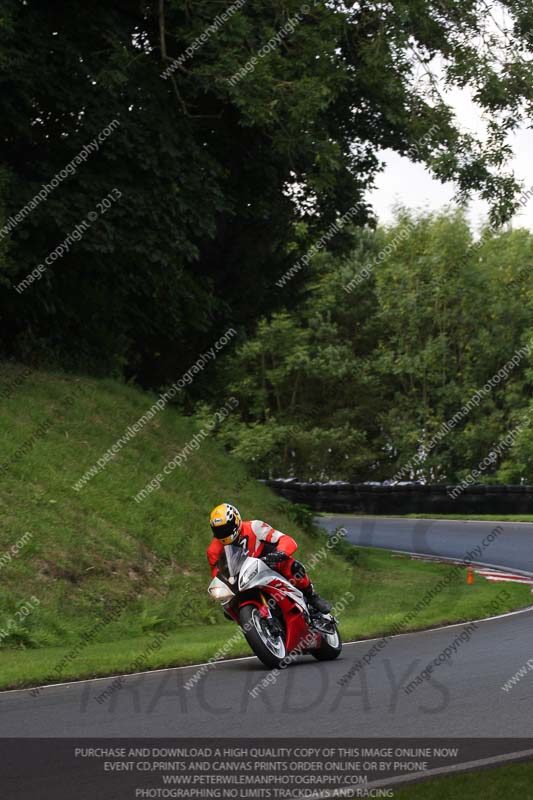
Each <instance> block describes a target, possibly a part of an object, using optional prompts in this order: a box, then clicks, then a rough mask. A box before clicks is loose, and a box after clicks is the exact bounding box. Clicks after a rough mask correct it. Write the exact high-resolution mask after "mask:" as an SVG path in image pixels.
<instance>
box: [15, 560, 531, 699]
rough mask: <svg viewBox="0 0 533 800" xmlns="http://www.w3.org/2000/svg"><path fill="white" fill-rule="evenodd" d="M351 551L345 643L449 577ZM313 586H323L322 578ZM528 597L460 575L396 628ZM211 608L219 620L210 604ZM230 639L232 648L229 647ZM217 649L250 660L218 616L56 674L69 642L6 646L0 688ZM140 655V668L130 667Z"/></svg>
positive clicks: (94, 653) (105, 646)
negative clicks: (352, 563)
mask: <svg viewBox="0 0 533 800" xmlns="http://www.w3.org/2000/svg"><path fill="white" fill-rule="evenodd" d="M355 552H357V554H358V557H359V563H358V565H357V566H354V567H353V568H352V572H353V582H352V587H351V589H352V593H353V595H354V601H353V602H352V603H350V604H349V606H348V608H347V609H346V610H345V611H343V612H342V613H341V614H340V615H339V618H340V623H341V633H342V636H343V639H344V640H345V641H348V640H353V639H365V638H371V637H376V636H381V635H383V634H386V633H388V632H389V631H390V630H391V629H392V628H393V626H394V625H395V624H397V623H401V621H402V620H403V619H404V617H405V615H406V614H408V613H409V612H410V611H411V609H412V607H413V605H414V604H415V603H416V602H417V600H419V599H420V598H422V597H423V596H424V594H425V593H426V592H429V591H431V590H432V588H433V587H434V586H435V585H436V584H437V583H438V582H439V580H440V579H441V578H443V577H445V576H446V574H447V572H448V567H446V566H443V565H437V564H426V563H420V562H415V561H411V560H410V559H407V558H405V559H404V558H395V557H393V556H392V555H391V554H390V553H388V552H386V551H383V552H378V551H376V550H371V549H370V548H361V549H358V550H357V551H355ZM321 568H322V567H321ZM206 582H207V581H206ZM317 582H318V583H319V585H320V586H321V585H322V584H321V581H320V578H318V580H317ZM503 589H504V591H505V594H502V591H503ZM529 597H530V596H529V594H528V591H527V587H524V586H522V585H514V584H513V585H511V584H509V585H506V586H505V587H503V588H502V586H501V585H500V586H496V585H495V584H492V583H489V582H488V581H485V580H483V579H479V580H477V581H476V582H475V583H474V584H473V585H467V584H466V583H465V582H464V581H463V580H462V578H460V579H458V580H455V581H452V582H451V583H450V584H449V585H448V586H447V587H446V588H445V589H443V590H442V591H441V592H440V593H439V594H438V595H436V596H435V597H434V599H433V600H432V602H431V603H430V604H429V605H428V606H427V608H425V609H424V610H423V611H421V612H420V613H418V614H417V616H416V618H415V619H413V620H412V622H411V624H409V625H406V626H404V627H403V628H402V630H404V631H406V632H407V631H409V630H423V629H425V628H429V627H433V626H435V625H440V624H447V623H453V622H460V621H466V620H470V619H474V618H480V617H483V616H487V615H489V614H491V613H493V612H494V611H496V612H498V613H500V612H501V613H503V612H505V611H508V610H511V609H513V608H517V607H520V606H524V605H526V604H527V603H528V600H529ZM337 599H338V598H337ZM491 604H493V605H491ZM214 610H215V613H217V614H218V615H220V612H219V610H218V608H217V607H216V605H215V606H214ZM229 640H232V644H231V647H229V648H227V647H226V643H227V642H228V641H229ZM220 651H223V653H224V656H225V657H228V658H231V657H234V656H244V655H251V652H250V649H249V647H248V645H247V644H246V642H245V640H244V637H243V636H242V634H240V632H239V630H238V628H237V627H236V626H235V625H233V623H231V622H228V621H226V620H224V619H223V618H221V617H220V616H219V621H218V624H217V625H209V626H207V625H200V626H182V627H181V628H180V629H179V630H177V631H171V632H166V633H155V632H152V633H151V634H149V635H148V634H146V635H144V636H131V637H128V638H119V639H115V640H114V641H112V642H110V641H103V642H93V643H90V644H88V645H86V646H84V647H83V649H81V650H80V652H79V654H78V655H77V656H76V658H74V659H69V660H68V662H67V663H65V664H64V665H63V666H62V667H61V669H59V670H58V669H57V666H58V664H60V663H61V662H62V661H63V660H64V659H65V658H66V657H68V656H69V654H71V653H72V652H73V646H72V645H71V646H69V647H43V648H39V649H22V648H9V649H7V648H6V649H4V650H3V652H2V657H1V660H0V688H3V689H5V688H17V687H23V686H32V685H33V686H35V685H37V684H39V683H46V682H48V681H49V680H50V676H54V679H55V680H69V679H76V678H90V677H96V676H102V675H111V674H114V673H127V672H133V671H139V670H145V669H155V668H159V667H171V666H178V665H184V664H194V663H199V662H203V661H207V660H208V659H209V658H211V657H213V656H215V655H216V654H217V653H219V652H220ZM139 658H141V659H142V663H141V664H139V663H136V662H137V659H139Z"/></svg>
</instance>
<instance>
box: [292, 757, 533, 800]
mask: <svg viewBox="0 0 533 800" xmlns="http://www.w3.org/2000/svg"><path fill="white" fill-rule="evenodd" d="M527 756H533V750H521V751H518V752H516V753H502V754H501V755H495V756H489V757H488V758H479V759H476V760H475V761H463V762H461V763H459V764H450V765H449V766H443V767H435V768H434V769H430V770H427V771H426V772H412V773H410V774H409V775H397V776H395V777H393V778H383V780H380V781H371V782H369V783H367V784H361V787H360V788H363V789H364V788H371V789H373V788H379V787H387V786H391V785H394V784H398V783H418V782H421V781H423V780H425V779H426V778H434V777H436V776H439V775H440V776H446V775H448V774H454V773H455V774H461V773H462V772H467V771H470V770H473V769H476V767H477V768H479V767H487V766H490V765H494V764H505V763H506V762H509V761H511V762H512V761H517V760H518V759H520V758H524V757H527ZM357 788H358V787H357V786H351V787H350V786H339V787H335V789H336V790H337V791H338V792H343V791H344V792H348V791H349V790H350V789H351V791H355V790H356V789H357ZM332 791H335V790H334V789H324V790H323V791H321V792H317V793H316V794H313V795H308V796H307V800H322V798H327V797H335V795H334V794H333V795H331V794H327V792H332ZM338 796H339V797H342V795H338ZM348 796H349V795H348ZM353 796H354V797H356V796H357V795H353ZM296 797H298V795H293V799H294V798H296Z"/></svg>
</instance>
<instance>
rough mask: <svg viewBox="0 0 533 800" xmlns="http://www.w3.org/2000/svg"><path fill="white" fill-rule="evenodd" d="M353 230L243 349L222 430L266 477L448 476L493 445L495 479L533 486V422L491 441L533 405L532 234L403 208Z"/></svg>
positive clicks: (489, 474)
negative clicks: (345, 246)
mask: <svg viewBox="0 0 533 800" xmlns="http://www.w3.org/2000/svg"><path fill="white" fill-rule="evenodd" d="M355 236H356V238H357V246H356V247H355V249H354V250H353V252H352V253H351V254H350V255H349V256H348V257H345V258H342V257H332V256H330V255H325V256H320V257H318V258H316V259H315V261H314V263H313V268H312V271H313V276H312V280H311V282H310V285H309V291H308V294H307V297H306V300H305V301H304V302H303V303H302V304H301V306H300V307H299V308H298V310H297V312H295V313H292V314H288V313H286V312H280V313H277V314H274V315H273V316H272V317H271V318H269V319H266V318H265V319H263V320H261V322H260V323H259V327H258V331H257V334H256V336H255V337H253V338H252V339H250V340H249V341H247V342H246V343H245V344H243V345H242V346H241V347H240V348H239V349H238V351H237V354H236V355H235V357H234V358H233V363H232V369H231V370H230V373H231V375H232V376H234V378H233V380H232V381H231V382H230V389H231V391H232V393H233V394H235V395H236V396H238V397H239V399H240V410H241V418H240V419H239V420H238V419H237V418H236V417H235V416H234V417H233V418H232V419H230V420H228V422H227V423H226V424H225V425H224V426H223V428H222V429H221V431H220V435H221V437H222V438H223V439H224V441H225V442H226V443H227V444H228V446H230V447H231V448H233V449H234V451H235V452H236V453H237V454H238V455H239V456H241V457H242V458H244V459H245V460H246V461H247V462H249V463H250V465H251V466H252V467H253V468H254V470H255V472H256V474H257V475H261V476H265V475H270V476H277V475H297V476H298V477H300V478H308V479H332V478H335V479H338V478H342V479H351V480H361V479H368V478H373V479H377V480H383V479H392V478H395V479H396V480H399V479H403V480H407V479H413V478H415V479H421V480H430V481H436V482H439V481H442V482H444V481H452V480H456V479H457V480H458V479H459V478H461V477H464V476H466V475H467V474H468V473H469V472H470V470H471V469H474V468H476V467H477V466H478V464H479V463H480V462H481V461H482V460H483V459H484V458H485V457H486V456H487V455H488V454H490V453H494V459H493V461H492V462H491V463H490V464H489V465H486V466H487V467H488V468H487V469H483V480H488V481H491V480H495V479H498V478H501V479H505V480H511V481H513V482H519V481H520V480H522V479H527V480H528V481H529V482H533V433H532V432H531V428H530V427H529V425H525V426H524V427H523V429H521V430H520V431H519V433H518V435H517V437H516V441H514V440H513V441H514V444H513V441H511V442H510V444H512V445H513V446H503V447H501V449H500V452H497V451H496V452H495V451H494V447H495V445H497V444H498V443H499V442H500V441H501V440H502V439H504V438H505V436H506V434H507V433H508V432H509V431H510V430H513V429H514V427H515V426H516V425H520V423H521V421H522V420H523V419H524V418H525V417H526V415H527V411H528V407H529V404H530V398H531V388H532V382H533V370H532V368H531V365H532V363H533V267H532V264H533V235H532V234H530V233H529V231H525V230H520V229H518V230H511V229H509V230H507V231H505V232H501V233H494V232H491V231H489V230H487V231H485V232H484V235H483V236H482V237H481V239H474V238H473V236H472V233H471V231H470V229H469V227H468V225H467V223H466V221H465V219H464V217H463V215H462V213H460V212H449V213H443V214H441V215H436V216H431V215H421V216H419V217H413V216H409V215H408V214H407V213H406V212H400V213H399V215H398V218H397V221H396V223H395V224H394V225H392V226H390V227H389V228H378V230H377V231H376V232H375V233H368V232H364V231H362V232H361V231H360V232H356V233H355ZM528 347H530V348H531V352H530V353H529V352H528V350H527V349H528ZM517 353H518V355H515V354H517ZM513 358H514V362H513V363H511V364H509V362H510V361H511V360H512V359H513ZM501 370H503V372H500V371H501ZM498 373H499V374H498ZM494 376H496V377H494ZM477 392H479V394H478V395H477V400H478V401H479V402H471V403H470V405H469V407H468V408H467V409H466V410H465V411H463V408H464V406H465V405H466V404H467V403H468V401H469V400H470V399H471V398H472V397H474V396H475V395H476V393H477ZM457 414H458V415H459V416H457V417H456V418H455V419H454V416H455V415H457ZM532 419H533V417H532ZM450 421H451V422H450ZM447 422H450V424H449V425H448V427H447V428H445V429H444V428H443V426H444V425H445V424H446V423H447ZM439 431H440V432H441V435H440V436H439V435H438V432H439Z"/></svg>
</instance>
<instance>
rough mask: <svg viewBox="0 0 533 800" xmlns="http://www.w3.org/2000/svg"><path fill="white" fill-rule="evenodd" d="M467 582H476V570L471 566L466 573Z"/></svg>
mask: <svg viewBox="0 0 533 800" xmlns="http://www.w3.org/2000/svg"><path fill="white" fill-rule="evenodd" d="M466 582H467V583H474V570H473V569H471V568H469V569H468V571H467V573H466Z"/></svg>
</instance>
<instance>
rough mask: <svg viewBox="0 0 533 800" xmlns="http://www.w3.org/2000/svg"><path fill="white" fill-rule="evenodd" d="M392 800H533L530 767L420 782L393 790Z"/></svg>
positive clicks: (532, 778) (516, 765)
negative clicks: (393, 798)
mask: <svg viewBox="0 0 533 800" xmlns="http://www.w3.org/2000/svg"><path fill="white" fill-rule="evenodd" d="M394 797H395V800H478V798H479V797H483V800H502V798H508V797H515V798H517V800H531V798H533V764H530V763H526V764H513V765H511V766H508V767H497V768H492V769H487V770H483V771H482V772H467V773H465V774H464V775H454V776H453V777H449V778H438V779H436V780H428V781H420V783H416V784H414V785H413V786H406V787H405V788H403V789H395V790H394Z"/></svg>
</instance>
